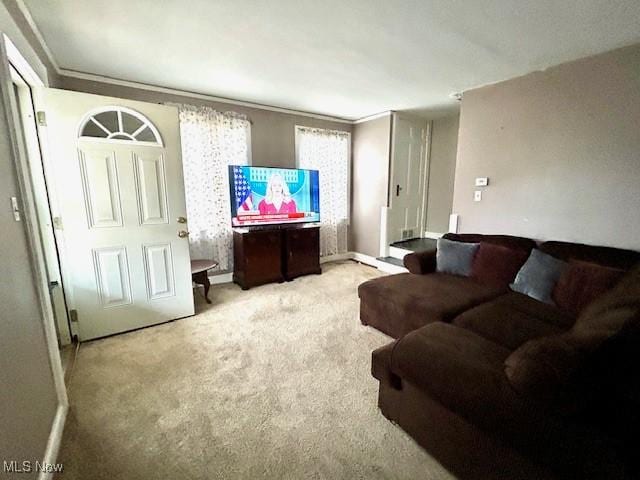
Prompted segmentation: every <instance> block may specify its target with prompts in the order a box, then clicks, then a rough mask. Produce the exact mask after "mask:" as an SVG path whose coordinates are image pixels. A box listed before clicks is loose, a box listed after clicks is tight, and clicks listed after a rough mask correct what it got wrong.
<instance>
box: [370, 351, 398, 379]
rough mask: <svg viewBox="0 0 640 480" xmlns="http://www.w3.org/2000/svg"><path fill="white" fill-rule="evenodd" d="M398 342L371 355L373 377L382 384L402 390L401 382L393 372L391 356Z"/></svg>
mask: <svg viewBox="0 0 640 480" xmlns="http://www.w3.org/2000/svg"><path fill="white" fill-rule="evenodd" d="M396 343H397V342H391V343H389V344H387V345H385V346H384V347H380V348H377V349H375V350H374V351H373V353H372V354H371V375H373V377H374V378H375V379H377V380H379V381H380V382H382V383H386V384H388V385H391V386H392V387H393V388H395V389H396V390H400V388H401V382H400V378H399V377H398V376H397V375H394V374H393V373H392V372H391V354H392V353H393V349H394V348H395V346H396Z"/></svg>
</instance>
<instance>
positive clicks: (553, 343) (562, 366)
mask: <svg viewBox="0 0 640 480" xmlns="http://www.w3.org/2000/svg"><path fill="white" fill-rule="evenodd" d="M639 328H640V268H636V269H635V270H634V271H631V272H629V273H627V274H626V275H625V276H624V277H623V279H622V280H621V281H620V282H619V283H618V285H616V286H615V287H614V288H613V289H611V290H609V291H608V292H607V293H605V294H604V295H602V296H601V297H600V298H598V299H597V300H595V301H594V302H592V303H591V304H590V305H589V306H588V307H587V308H586V309H585V310H584V311H583V312H582V314H581V315H580V316H579V317H578V319H577V320H576V322H575V325H574V326H573V327H572V328H571V329H570V330H568V331H567V332H565V333H562V334H560V335H555V336H550V337H544V338H540V339H536V340H531V341H530V342H527V343H525V344H524V345H522V346H521V347H520V348H518V349H517V350H515V351H514V352H513V353H512V354H511V355H510V356H509V358H508V359H507V360H506V361H505V373H506V374H507V377H508V379H509V381H510V382H511V383H512V385H513V386H514V388H515V389H516V390H518V391H520V392H522V393H525V392H526V394H527V395H529V396H531V397H533V398H539V399H546V400H548V401H559V400H560V401H561V402H562V403H563V404H565V405H566V404H573V406H578V405H580V406H581V407H582V408H587V407H588V404H589V402H590V401H591V399H592V398H595V397H596V396H597V392H595V389H594V387H593V386H594V385H602V384H603V382H604V381H605V380H606V379H605V378H604V377H603V372H605V373H604V375H617V374H618V372H616V371H612V370H611V366H612V365H608V366H607V363H608V362H609V360H608V359H611V358H613V357H612V356H611V355H608V354H607V355H605V354H602V352H607V351H608V350H610V349H609V346H610V345H612V344H624V343H625V338H626V337H627V336H628V335H629V334H635V332H637V331H638V329H639ZM632 363H633V362H632V361H629V366H631V364H632ZM616 364H617V365H618V368H616V369H619V367H620V366H621V365H623V364H624V360H622V361H621V360H620V359H619V358H617V360H616ZM599 377H600V378H599Z"/></svg>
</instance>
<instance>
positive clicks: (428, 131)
mask: <svg viewBox="0 0 640 480" xmlns="http://www.w3.org/2000/svg"><path fill="white" fill-rule="evenodd" d="M399 117H402V118H405V119H408V120H414V121H420V122H424V124H425V138H423V139H422V143H423V149H424V152H423V155H424V162H425V163H424V177H423V178H422V181H423V182H424V183H423V185H424V188H423V191H422V215H421V217H420V225H419V226H418V228H419V234H420V238H422V237H424V235H425V230H426V225H427V206H428V199H429V176H430V172H431V137H432V133H433V120H430V119H426V118H422V117H417V116H414V115H410V114H406V113H403V112H395V111H394V112H393V114H392V115H391V128H390V135H389V142H390V148H389V170H388V180H387V205H386V206H385V207H382V209H381V212H380V256H382V257H386V256H388V255H389V245H390V232H389V214H390V212H391V210H392V208H393V197H394V184H393V183H394V182H393V174H394V169H395V161H396V155H395V154H396V145H395V143H396V142H395V138H396V129H397V128H398V127H397V122H398V118H399Z"/></svg>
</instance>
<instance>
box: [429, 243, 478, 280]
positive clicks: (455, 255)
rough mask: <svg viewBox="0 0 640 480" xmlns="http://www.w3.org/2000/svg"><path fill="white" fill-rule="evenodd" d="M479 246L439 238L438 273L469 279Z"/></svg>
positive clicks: (437, 250)
mask: <svg viewBox="0 0 640 480" xmlns="http://www.w3.org/2000/svg"><path fill="white" fill-rule="evenodd" d="M479 246H480V244H479V243H466V242H454V241H451V240H447V239H444V238H439V239H438V245H437V249H436V271H437V272H439V273H451V274H453V275H461V276H464V277H468V276H469V275H471V266H472V265H473V258H474V257H475V255H476V252H477V251H478V247H479Z"/></svg>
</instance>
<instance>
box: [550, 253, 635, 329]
mask: <svg viewBox="0 0 640 480" xmlns="http://www.w3.org/2000/svg"><path fill="white" fill-rule="evenodd" d="M624 273H625V272H624V270H620V269H617V268H611V267H604V266H602V265H597V264H595V263H589V262H582V261H579V260H571V261H570V262H569V266H568V268H566V269H565V271H564V272H563V273H562V275H560V278H559V279H558V283H557V284H556V286H555V289H554V291H553V300H554V301H555V303H556V305H558V307H560V308H563V309H564V310H566V311H567V312H570V313H571V314H572V315H574V316H576V317H577V316H578V315H579V314H580V312H581V311H582V310H584V308H585V307H586V306H587V305H589V304H590V303H591V302H593V301H594V300H595V299H596V298H598V297H599V296H601V295H602V294H603V293H605V292H606V291H607V290H610V289H611V288H613V286H614V285H615V284H616V283H617V282H618V281H619V280H620V278H622V276H623V275H624Z"/></svg>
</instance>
